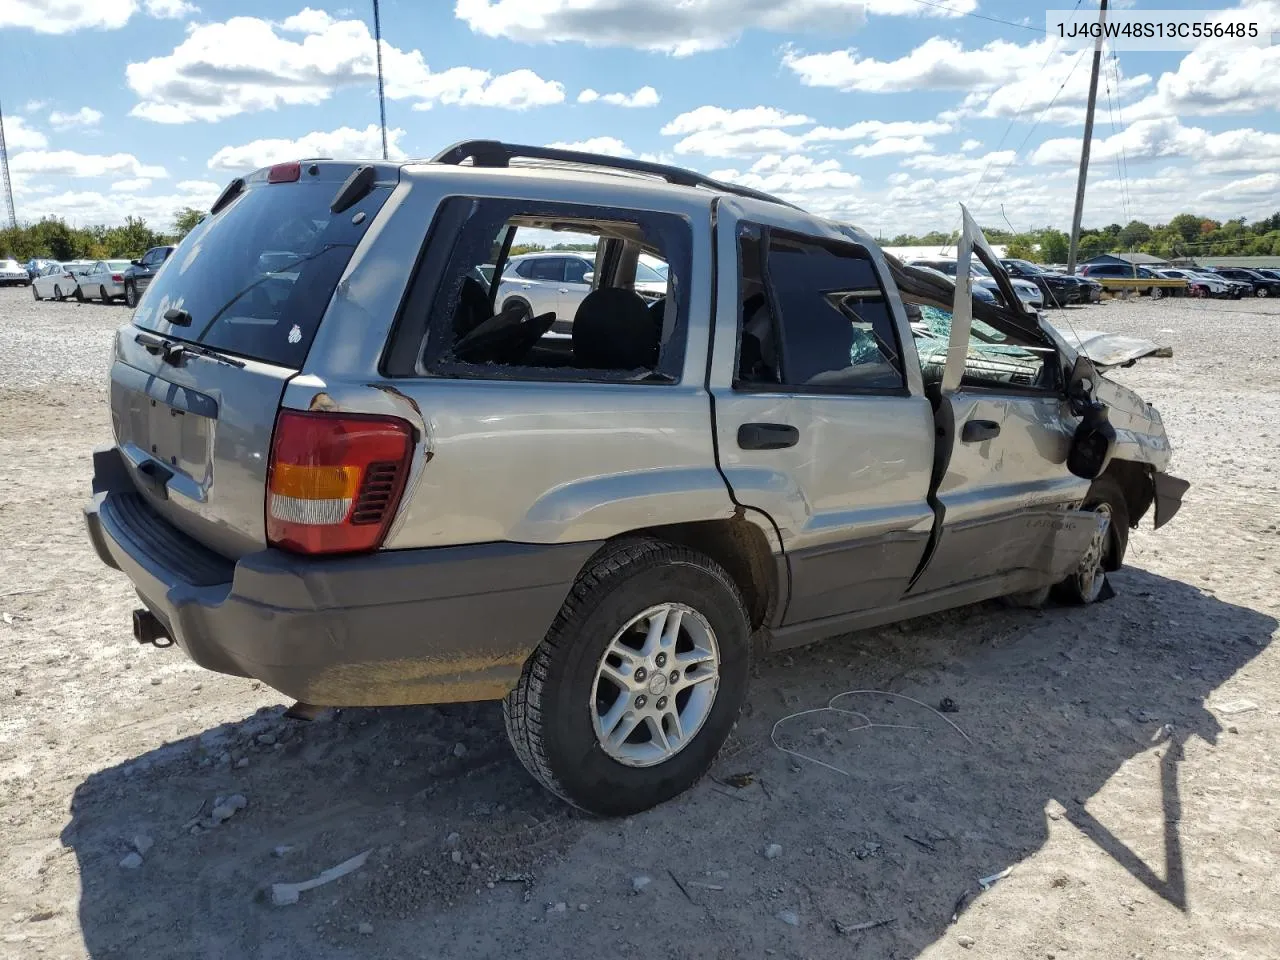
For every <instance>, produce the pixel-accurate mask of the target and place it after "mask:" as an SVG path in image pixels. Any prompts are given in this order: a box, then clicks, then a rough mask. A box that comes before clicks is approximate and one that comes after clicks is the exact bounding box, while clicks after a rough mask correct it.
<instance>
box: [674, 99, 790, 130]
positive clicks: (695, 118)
mask: <svg viewBox="0 0 1280 960" xmlns="http://www.w3.org/2000/svg"><path fill="white" fill-rule="evenodd" d="M807 123H813V118H812V117H806V116H805V115H804V114H801V113H786V112H784V111H782V110H778V109H776V108H774V107H748V108H746V109H743V110H726V109H725V108H724V107H712V106H705V107H698V108H697V109H696V110H690V111H688V112H687V113H682V114H680V115H679V116H678V117H676V118H675V119H674V120H672V121H671V122H669V123H668V124H666V126H664V127H663V128H662V133H663V134H664V135H666V136H668V137H676V136H680V135H681V134H687V133H699V132H703V131H718V132H722V133H735V132H739V131H742V130H758V129H760V128H761V127H796V126H801V125H803V124H807Z"/></svg>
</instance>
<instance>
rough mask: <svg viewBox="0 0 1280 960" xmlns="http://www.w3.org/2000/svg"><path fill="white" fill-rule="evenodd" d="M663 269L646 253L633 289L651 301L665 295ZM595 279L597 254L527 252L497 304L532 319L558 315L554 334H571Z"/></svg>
mask: <svg viewBox="0 0 1280 960" xmlns="http://www.w3.org/2000/svg"><path fill="white" fill-rule="evenodd" d="M646 260H647V261H648V262H646ZM663 266H665V263H664V262H663V261H662V260H661V259H660V258H656V257H653V256H652V255H651V254H642V255H641V257H640V258H639V259H637V262H636V265H635V281H634V283H633V285H632V289H634V290H635V291H636V292H637V293H639V294H640V295H641V296H642V297H644V298H646V299H647V300H650V301H653V300H656V299H658V298H659V297H661V296H663V295H665V293H666V290H667V280H666V277H665V275H663V274H662V273H660V272H659V270H660V269H661V268H662V267H663ZM594 278H595V255H594V254H586V253H582V254H579V253H560V252H546V253H527V254H523V255H521V256H516V257H512V258H511V259H510V260H509V261H508V263H507V266H506V268H505V269H504V270H503V272H502V282H501V283H500V284H499V285H498V295H497V300H496V302H497V303H499V304H501V306H502V309H506V308H508V307H512V306H516V307H519V308H521V309H525V310H528V311H529V313H530V315H531V316H539V315H542V314H547V313H554V314H555V321H554V322H553V323H552V325H551V332H552V333H554V334H562V335H563V334H568V333H569V331H570V330H571V329H572V327H573V318H574V317H575V316H576V315H577V312H578V308H579V307H580V306H581V305H582V301H583V300H585V299H586V297H587V294H589V293H590V292H591V289H592V281H593V280H594Z"/></svg>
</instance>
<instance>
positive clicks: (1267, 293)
mask: <svg viewBox="0 0 1280 960" xmlns="http://www.w3.org/2000/svg"><path fill="white" fill-rule="evenodd" d="M1257 292H1258V296H1260V297H1269V296H1271V291H1270V290H1268V289H1267V288H1266V287H1259V288H1258V291H1257Z"/></svg>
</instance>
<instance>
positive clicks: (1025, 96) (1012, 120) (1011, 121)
mask: <svg viewBox="0 0 1280 960" xmlns="http://www.w3.org/2000/svg"><path fill="white" fill-rule="evenodd" d="M921 2H924V0H921ZM1082 2H1083V0H1076V5H1075V7H1074V8H1072V12H1073V13H1074V12H1075V11H1076V10H1079V9H1080V4H1081V3H1082ZM929 5H930V6H934V4H932V3H930V4H929ZM948 9H950V8H948ZM1058 39H1061V38H1058ZM1058 39H1055V40H1054V41H1053V45H1052V46H1051V47H1050V48H1049V53H1048V55H1047V56H1046V57H1045V58H1044V62H1043V63H1041V64H1040V66H1039V68H1038V69H1037V70H1036V72H1035V74H1034V76H1033V77H1032V79H1034V78H1035V77H1038V76H1040V74H1042V73H1044V69H1045V67H1047V66H1049V61H1050V60H1052V59H1053V56H1054V54H1055V53H1057V52H1058ZM1030 97H1031V84H1030V83H1027V85H1026V90H1025V91H1024V92H1023V94H1022V101H1021V102H1020V103H1019V104H1018V109H1016V110H1015V111H1014V112H1013V116H1012V117H1010V118H1009V123H1008V125H1007V126H1006V127H1005V128H1004V133H1002V134H1001V135H1000V140H999V141H998V142H997V143H996V145H995V149H993V150H992V151H990V152H989V153H988V154H987V165H986V166H985V167H983V168H982V176H980V177H979V178H978V182H977V183H975V184H974V185H973V187H972V189H970V191H969V198H968V199H969V200H972V199H973V198H974V196H975V195H976V194H977V192H978V189H979V188H980V187H981V186H982V185H983V183H985V182H986V179H987V173H988V172H990V170H991V164H992V163H993V162H994V161H992V159H991V157H992V156H993V155H994V154H996V153H999V152H1000V148H1001V147H1002V146H1004V142H1005V140H1006V139H1008V137H1009V133H1010V131H1012V130H1013V125H1014V124H1015V123H1017V122H1018V120H1019V119H1020V118H1021V117H1022V110H1023V108H1024V107H1025V106H1026V105H1027V100H1028V99H1030ZM1014 159H1015V160H1016V159H1017V155H1016V154H1015V155H1014ZM1012 163H1013V160H1010V161H1009V163H1007V164H1005V169H1006V170H1007V169H1008V167H1009V165H1010V164H1012Z"/></svg>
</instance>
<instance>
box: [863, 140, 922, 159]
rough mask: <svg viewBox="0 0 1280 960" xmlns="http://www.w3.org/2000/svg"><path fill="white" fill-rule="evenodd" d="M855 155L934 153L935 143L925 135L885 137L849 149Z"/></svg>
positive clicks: (877, 155)
mask: <svg viewBox="0 0 1280 960" xmlns="http://www.w3.org/2000/svg"><path fill="white" fill-rule="evenodd" d="M849 152H850V153H851V154H853V155H854V156H855V157H883V156H887V155H889V154H891V153H932V152H933V144H931V143H930V142H929V141H928V140H926V139H925V138H924V137H884V138H882V139H880V140H876V141H874V142H872V143H864V144H859V145H858V146H856V147H854V148H853V149H852V150H850V151H849Z"/></svg>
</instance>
